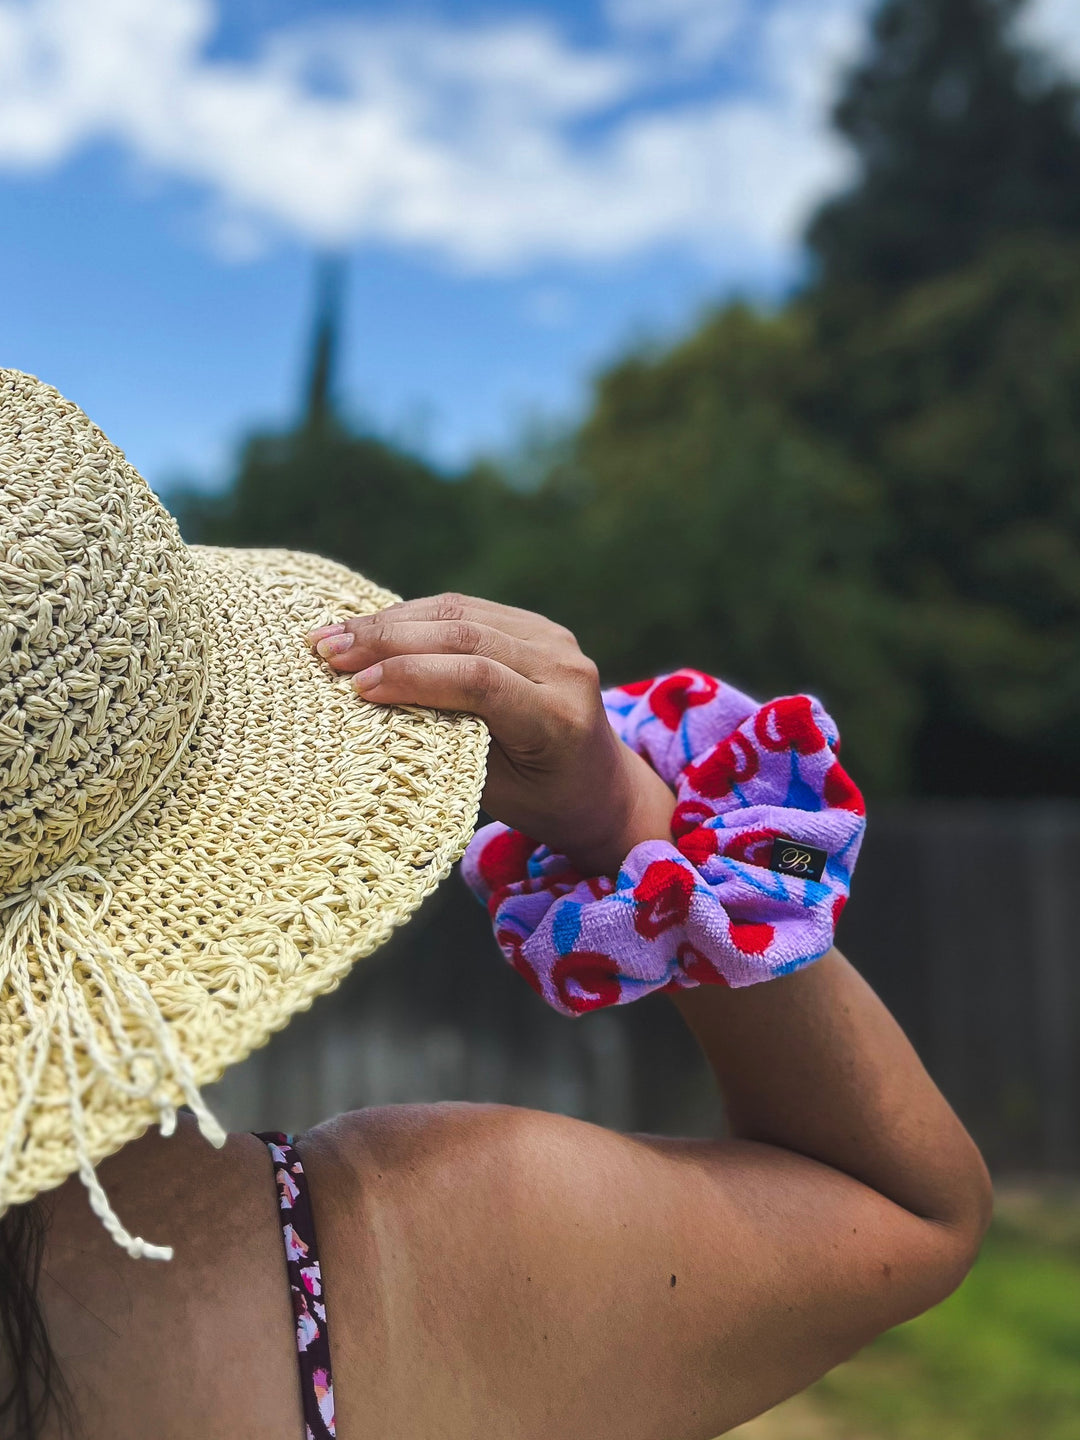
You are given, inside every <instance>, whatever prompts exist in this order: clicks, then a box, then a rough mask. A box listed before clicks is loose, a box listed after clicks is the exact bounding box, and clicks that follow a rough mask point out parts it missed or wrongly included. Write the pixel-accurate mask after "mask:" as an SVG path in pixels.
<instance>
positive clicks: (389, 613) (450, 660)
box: [308, 595, 675, 876]
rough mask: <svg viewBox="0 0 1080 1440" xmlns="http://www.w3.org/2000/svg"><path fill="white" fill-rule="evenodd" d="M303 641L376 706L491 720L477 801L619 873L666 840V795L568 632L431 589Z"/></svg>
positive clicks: (587, 868) (565, 851)
mask: <svg viewBox="0 0 1080 1440" xmlns="http://www.w3.org/2000/svg"><path fill="white" fill-rule="evenodd" d="M308 640H309V642H310V643H311V644H312V645H314V646H315V648H316V649H317V650H318V653H319V654H320V655H321V656H322V657H323V658H324V659H325V660H327V661H328V662H329V664H331V665H332V666H333V667H334V669H335V670H340V671H343V672H349V673H352V672H356V674H355V678H354V680H353V684H354V685H355V687H356V689H357V691H358V692H359V693H360V694H361V695H362V696H363V698H364V699H365V700H369V701H371V702H372V703H374V704H376V705H430V706H434V707H436V708H437V709H441V710H467V711H470V712H471V713H473V714H475V715H479V716H480V718H481V719H482V720H484V721H485V723H486V724H487V726H488V729H489V730H490V731H491V737H492V741H493V744H492V749H491V754H490V757H489V760H488V774H487V784H486V786H485V789H484V802H483V803H484V809H485V810H487V812H488V813H489V814H490V815H492V816H493V817H494V818H495V819H496V820H502V821H503V822H504V823H505V824H507V825H510V826H512V827H513V828H514V829H516V830H521V831H523V832H524V833H525V834H526V835H530V836H531V837H532V838H533V839H535V840H536V841H538V842H540V841H542V842H543V843H544V844H546V845H549V846H551V848H552V849H553V850H555V851H556V852H557V853H559V854H562V855H567V856H569V858H570V859H571V860H572V861H573V862H574V864H575V865H576V866H577V867H578V869H579V870H580V871H581V872H582V873H583V874H586V875H611V876H615V875H616V874H617V873H618V868H619V865H620V864H621V862H622V860H623V858H624V857H625V856H626V855H627V853H628V852H629V851H630V850H632V849H633V847H634V846H635V845H637V844H638V843H640V842H641V841H642V840H654V839H661V840H668V839H670V838H671V831H670V823H671V814H672V810H673V809H674V805H675V797H674V795H673V794H672V792H671V791H670V790H669V789H668V787H667V785H665V783H664V782H663V780H661V779H660V777H659V776H658V775H657V774H656V773H655V771H653V770H652V769H651V767H650V766H649V765H648V764H647V763H646V761H644V760H642V759H641V758H640V756H638V755H635V754H634V752H633V751H632V750H630V749H629V748H628V747H627V746H626V745H624V744H623V743H622V741H621V740H620V739H619V738H618V737H617V736H616V734H615V732H614V731H613V730H612V728H611V726H610V725H609V723H608V720H607V716H606V715H605V714H604V707H603V704H602V702H601V699H600V681H599V678H598V675H597V670H596V666H595V665H594V664H593V662H592V661H591V660H589V659H588V658H587V657H586V656H585V655H583V654H582V653H581V650H580V649H579V647H578V643H577V641H576V640H575V639H574V637H573V635H572V634H571V633H570V631H569V630H566V629H564V628H563V626H561V625H556V624H554V622H552V621H551V620H545V619H544V617H543V616H542V615H534V614H533V613H532V612H531V611H528V610H517V609H514V608H512V607H511V606H508V605H496V604H495V603H494V602H492V601H489V600H476V599H472V598H470V597H469V596H464V595H435V596H432V597H430V598H428V599H424V600H408V601H405V602H404V603H403V604H399V605H391V606H390V607H389V608H388V609H386V610H380V611H379V613H378V614H376V615H365V616H361V617H358V618H355V619H351V620H349V621H347V622H346V623H345V624H342V625H328V626H323V627H322V628H320V629H318V630H313V631H312V632H311V634H310V635H309V636H308Z"/></svg>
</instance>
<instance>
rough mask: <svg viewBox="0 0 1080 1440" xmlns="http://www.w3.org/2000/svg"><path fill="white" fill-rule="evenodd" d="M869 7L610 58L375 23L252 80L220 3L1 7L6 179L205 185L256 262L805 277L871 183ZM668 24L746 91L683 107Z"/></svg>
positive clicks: (496, 29) (330, 37) (830, 5)
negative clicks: (821, 243) (862, 159)
mask: <svg viewBox="0 0 1080 1440" xmlns="http://www.w3.org/2000/svg"><path fill="white" fill-rule="evenodd" d="M865 8H866V0H770V3H769V4H767V5H766V4H763V3H760V0H757V3H754V4H753V5H750V4H749V3H747V0H610V9H609V13H610V16H611V19H612V24H613V28H612V32H611V38H610V40H609V42H608V43H607V44H606V45H604V46H594V47H592V48H587V47H585V46H583V45H575V44H573V43H571V42H570V41H569V40H568V39H567V38H566V36H565V35H563V34H562V33H560V32H559V31H558V30H557V29H556V28H555V27H554V26H553V25H552V24H551V23H549V22H548V21H545V20H542V19H539V18H536V17H535V16H534V17H530V16H528V15H526V14H521V15H520V16H518V17H517V18H507V19H505V20H500V21H498V22H488V23H486V24H479V23H473V24H470V25H466V24H464V23H451V22H449V21H441V20H439V19H436V18H430V17H428V18H424V19H420V18H417V19H411V20H410V19H394V20H381V21H378V20H373V19H371V18H356V19H353V20H348V21H344V20H339V21H336V22H335V23H333V24H330V23H326V22H308V23H307V24H306V25H298V26H294V27H292V28H290V29H289V30H286V31H280V32H278V33H276V34H274V35H272V36H271V37H270V38H269V40H268V41H266V43H265V44H264V45H263V46H262V48H261V49H260V50H259V52H258V53H257V54H256V55H255V56H254V57H253V58H251V59H248V60H244V61H226V60H221V59H211V58H209V57H208V55H207V49H206V47H207V42H208V41H209V39H210V38H211V36H212V35H213V32H214V28H215V25H216V23H217V13H216V9H215V5H214V3H213V0H152V3H147V0H0V169H2V168H4V167H8V168H10V169H22V170H36V169H40V168H42V167H44V166H47V165H51V164H56V163H58V162H59V161H61V160H63V159H64V158H65V157H66V156H68V155H70V154H72V153H73V152H75V151H77V150H78V149H80V148H81V147H85V146H87V145H89V144H92V143H95V142H98V141H103V140H105V141H111V142H113V143H117V144H119V145H120V146H121V147H122V148H123V149H125V150H126V151H127V153H129V154H130V155H131V156H132V157H133V158H134V159H136V160H137V161H139V162H140V163H141V164H142V165H144V166H148V167H149V168H150V169H151V170H152V171H153V172H156V173H161V174H163V175H166V176H168V175H172V176H179V177H183V178H184V179H186V180H189V181H193V182H195V183H196V184H197V185H199V186H201V187H203V188H204V190H205V193H206V194H207V196H208V197H209V198H210V200H211V202H212V210H213V213H214V215H215V217H216V218H215V220H214V231H215V233H216V234H217V235H218V236H219V237H220V239H221V244H222V247H223V249H225V250H226V251H227V252H229V253H231V254H233V255H240V256H242V255H244V254H247V253H253V252H254V251H255V250H257V248H258V245H259V243H260V239H265V237H267V236H272V235H273V234H274V233H275V232H284V233H289V234H292V235H298V236H300V237H303V238H305V239H307V240H310V241H313V242H317V243H320V244H350V243H354V242H359V241H364V240H368V241H377V242H383V243H387V244H391V245H405V246H413V247H420V248H422V249H424V250H426V251H428V252H431V253H434V254H437V255H441V256H442V257H444V258H447V259H450V260H452V261H454V262H456V263H458V264H461V265H465V266H468V267H471V268H474V269H478V270H498V269H502V270H505V269H510V268H514V267H524V266H528V265H530V264H532V263H535V262H539V261H543V260H551V259H556V260H572V261H574V260H576V261H600V260H604V259H607V258H612V257H617V256H623V255H627V254H631V253H634V252H638V251H641V250H644V249H646V248H649V247H655V246H660V245H671V244H677V245H685V246H691V247H694V248H696V249H698V250H700V251H703V252H705V253H708V254H712V255H714V256H717V257H723V256H724V255H730V254H743V255H745V254H754V255H756V256H758V257H759V259H761V260H764V261H766V262H767V261H769V260H770V259H771V260H777V259H781V260H782V259H783V257H784V256H786V255H789V254H790V253H791V249H792V247H793V245H794V243H795V241H796V238H797V235H798V232H799V228H800V226H801V224H802V222H803V220H804V218H805V216H806V213H807V211H808V209H809V207H810V206H811V205H812V204H813V202H814V201H815V200H816V199H817V198H818V197H819V196H820V195H821V194H822V193H823V192H824V191H826V190H827V189H829V188H830V187H831V186H834V185H836V184H837V183H838V182H839V181H840V180H841V179H842V177H843V176H844V174H845V173H846V165H847V159H846V156H845V154H844V152H843V151H842V149H841V148H840V146H839V145H838V144H837V142H836V141H835V140H834V139H833V138H832V137H831V135H830V134H829V133H828V130H827V127H826V125H825V123H824V111H825V107H826V104H827V101H828V98H829V95H830V92H831V87H832V85H833V84H834V80H835V73H834V72H835V68H836V65H837V64H838V63H839V61H841V60H843V59H845V58H846V57H847V56H849V55H850V54H852V53H853V51H854V48H855V46H856V45H857V43H858V38H859V33H860V27H859V20H860V16H861V15H862V14H863V13H864V11H865ZM665 16H666V17H667V19H665V18H664V17H665ZM661 23H663V24H666V25H667V26H668V28H669V30H671V31H672V34H673V36H674V39H673V40H672V43H673V44H674V45H675V47H676V49H681V51H682V53H683V54H684V56H685V55H686V54H689V53H690V50H694V53H697V54H704V52H705V50H708V51H709V53H710V54H711V53H714V52H717V51H719V50H722V49H723V47H724V46H725V45H728V46H730V45H731V44H734V43H735V42H734V41H733V39H732V37H734V36H736V32H737V47H738V51H739V59H740V73H742V74H745V77H746V82H745V85H744V87H743V88H742V89H740V90H737V91H732V90H730V89H729V90H727V91H726V92H724V91H720V90H718V89H717V90H715V93H712V94H708V90H707V87H705V86H703V85H702V84H699V85H698V86H697V87H696V95H697V98H695V99H694V100H693V101H692V102H691V101H689V100H686V99H685V98H683V99H680V98H679V96H678V94H677V93H675V94H674V96H673V94H672V93H671V92H670V91H669V92H667V93H665V94H663V95H659V94H658V90H657V77H656V74H655V73H652V72H651V70H650V66H649V65H648V64H647V63H645V60H644V57H643V52H642V49H641V43H640V41H641V37H642V36H643V35H646V34H647V33H649V32H650V31H656V30H657V27H659V26H661ZM635 37H636V38H635ZM688 37H691V38H688ZM693 37H696V38H693ZM687 46H690V49H689V50H688V49H687V48H686V47H687ZM695 47H696V49H695ZM703 73H704V72H703ZM703 90H704V91H705V93H706V95H707V98H704V99H702V98H700V96H701V94H702V92H703Z"/></svg>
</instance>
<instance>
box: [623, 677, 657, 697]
mask: <svg viewBox="0 0 1080 1440" xmlns="http://www.w3.org/2000/svg"><path fill="white" fill-rule="evenodd" d="M654 684H655V681H653V680H631V681H630V682H629V684H627V685H620V686H619V689H620V690H621V691H622V692H623V694H624V695H644V694H645V692H646V690H650V689H651V688H652V686H653V685H654Z"/></svg>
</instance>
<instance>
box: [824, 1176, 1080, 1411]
mask: <svg viewBox="0 0 1080 1440" xmlns="http://www.w3.org/2000/svg"><path fill="white" fill-rule="evenodd" d="M810 1395H811V1397H812V1398H813V1400H814V1401H815V1403H816V1406H817V1408H818V1409H819V1410H821V1411H822V1412H824V1413H825V1414H826V1415H828V1416H829V1418H830V1420H831V1421H832V1422H833V1423H834V1425H835V1433H836V1437H837V1440H846V1437H854V1436H859V1437H872V1440H924V1437H925V1440H1080V1207H1077V1206H1076V1204H1075V1202H1073V1203H1071V1204H1067V1205H1065V1204H1062V1205H1057V1206H1055V1205H1054V1204H1053V1203H1052V1202H1031V1203H1025V1202H1024V1201H1023V1200H1022V1199H1021V1200H1019V1201H1017V1202H1014V1203H1013V1204H1012V1205H1003V1206H1002V1218H1000V1219H999V1220H998V1221H996V1222H995V1225H994V1227H993V1229H992V1230H991V1232H990V1235H989V1237H988V1239H987V1242H986V1245H985V1247H984V1249H983V1253H982V1255H981V1256H980V1258H979V1261H978V1263H977V1264H976V1266H975V1269H974V1270H973V1271H972V1273H971V1275H970V1276H969V1277H968V1279H967V1280H966V1281H965V1283H964V1284H963V1285H962V1286H961V1288H960V1289H959V1290H958V1291H957V1292H956V1294H955V1295H953V1296H951V1297H950V1298H949V1299H948V1300H946V1301H945V1303H944V1304H943V1305H939V1306H938V1307H937V1309H935V1310H932V1311H931V1312H930V1313H929V1314H927V1315H923V1316H920V1317H919V1319H917V1320H913V1321H912V1322H911V1323H910V1324H908V1325H903V1326H901V1327H900V1328H899V1329H897V1330H893V1331H891V1332H890V1333H889V1334H888V1335H884V1336H882V1338H881V1339H880V1340H878V1341H876V1342H875V1343H874V1344H873V1345H871V1346H869V1347H868V1348H867V1349H866V1350H865V1351H863V1352H862V1354H860V1355H859V1356H857V1357H856V1359H854V1360H853V1361H851V1362H850V1363H849V1364H847V1365H843V1366H841V1367H839V1369H837V1370H834V1371H833V1372H832V1373H831V1374H830V1375H828V1376H826V1377H825V1379H824V1380H822V1381H821V1382H820V1383H819V1384H818V1385H816V1386H815V1387H814V1389H813V1390H812V1391H811V1392H810Z"/></svg>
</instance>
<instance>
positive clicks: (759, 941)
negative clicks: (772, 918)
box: [731, 920, 776, 955]
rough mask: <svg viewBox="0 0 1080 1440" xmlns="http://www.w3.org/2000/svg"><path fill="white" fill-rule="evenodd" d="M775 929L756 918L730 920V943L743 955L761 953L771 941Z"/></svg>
mask: <svg viewBox="0 0 1080 1440" xmlns="http://www.w3.org/2000/svg"><path fill="white" fill-rule="evenodd" d="M775 933H776V932H775V930H774V929H773V927H772V926H771V925H766V924H764V923H763V922H760V921H757V920H732V922H731V939H732V943H733V944H734V945H735V946H736V947H737V948H738V949H740V950H741V951H742V952H743V954H744V955H761V954H763V953H764V952H765V951H766V950H767V949H768V948H769V946H770V945H771V944H772V942H773V936H774V935H775Z"/></svg>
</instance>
